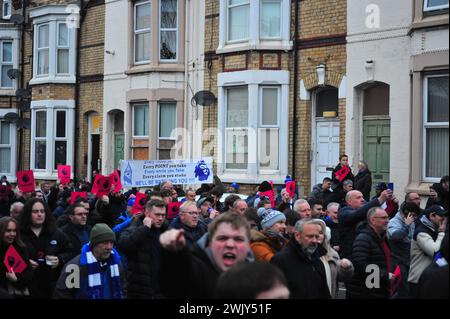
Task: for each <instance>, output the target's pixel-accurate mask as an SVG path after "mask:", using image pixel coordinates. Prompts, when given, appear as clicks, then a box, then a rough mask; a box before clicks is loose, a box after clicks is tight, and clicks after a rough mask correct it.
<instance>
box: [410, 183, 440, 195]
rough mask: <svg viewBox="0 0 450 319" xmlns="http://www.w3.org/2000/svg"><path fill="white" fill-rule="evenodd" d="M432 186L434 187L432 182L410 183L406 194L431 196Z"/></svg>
mask: <svg viewBox="0 0 450 319" xmlns="http://www.w3.org/2000/svg"><path fill="white" fill-rule="evenodd" d="M431 185H433V183H431V182H420V183H410V184H409V185H408V186H406V188H405V192H414V193H417V194H419V195H420V196H430V186H431Z"/></svg>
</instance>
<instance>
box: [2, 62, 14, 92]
mask: <svg viewBox="0 0 450 319" xmlns="http://www.w3.org/2000/svg"><path fill="white" fill-rule="evenodd" d="M12 68H13V66H12V65H2V83H1V87H7V88H10V87H12V86H13V81H12V80H11V79H10V78H9V76H8V70H10V69H12Z"/></svg>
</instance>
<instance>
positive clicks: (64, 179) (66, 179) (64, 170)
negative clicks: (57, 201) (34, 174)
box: [57, 165, 71, 184]
mask: <svg viewBox="0 0 450 319" xmlns="http://www.w3.org/2000/svg"><path fill="white" fill-rule="evenodd" d="M57 168H58V179H59V180H60V181H61V184H68V183H70V172H71V167H70V165H58V167H57Z"/></svg>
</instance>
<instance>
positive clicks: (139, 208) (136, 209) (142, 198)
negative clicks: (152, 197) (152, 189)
mask: <svg viewBox="0 0 450 319" xmlns="http://www.w3.org/2000/svg"><path fill="white" fill-rule="evenodd" d="M145 204H147V195H146V194H143V193H137V194H136V199H135V201H134V205H133V210H132V211H131V214H133V215H136V214H138V213H141V212H143V211H144V210H145Z"/></svg>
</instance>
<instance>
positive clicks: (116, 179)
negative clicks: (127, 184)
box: [109, 170, 122, 193]
mask: <svg viewBox="0 0 450 319" xmlns="http://www.w3.org/2000/svg"><path fill="white" fill-rule="evenodd" d="M109 178H110V179H111V183H112V185H114V193H118V192H120V190H121V189H122V182H121V181H120V175H119V172H118V171H117V170H115V171H114V172H113V173H112V174H109Z"/></svg>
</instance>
